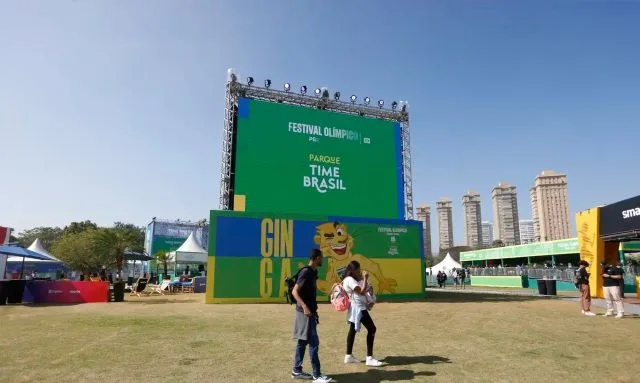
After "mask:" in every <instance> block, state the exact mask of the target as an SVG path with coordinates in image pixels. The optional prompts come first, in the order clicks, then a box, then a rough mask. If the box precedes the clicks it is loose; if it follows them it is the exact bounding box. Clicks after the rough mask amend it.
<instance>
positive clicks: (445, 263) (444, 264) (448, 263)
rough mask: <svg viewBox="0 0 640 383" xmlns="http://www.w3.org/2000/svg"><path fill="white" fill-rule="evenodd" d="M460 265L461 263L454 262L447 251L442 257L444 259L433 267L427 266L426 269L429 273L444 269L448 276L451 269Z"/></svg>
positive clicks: (434, 273)
mask: <svg viewBox="0 0 640 383" xmlns="http://www.w3.org/2000/svg"><path fill="white" fill-rule="evenodd" d="M461 267H462V265H461V264H459V263H458V262H456V261H455V259H453V258H452V257H451V255H450V254H449V253H447V256H446V257H444V259H443V260H442V261H441V262H440V263H438V264H437V265H435V266H433V267H429V268H427V271H431V275H437V274H438V271H444V272H445V273H446V274H447V276H449V275H451V270H453V269H459V268H461Z"/></svg>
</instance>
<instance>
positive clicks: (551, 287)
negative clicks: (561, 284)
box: [545, 279, 558, 295]
mask: <svg viewBox="0 0 640 383" xmlns="http://www.w3.org/2000/svg"><path fill="white" fill-rule="evenodd" d="M545 285H547V295H558V293H557V289H556V280H555V279H547V280H546V281H545Z"/></svg>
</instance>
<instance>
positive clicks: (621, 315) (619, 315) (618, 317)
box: [616, 313, 624, 319]
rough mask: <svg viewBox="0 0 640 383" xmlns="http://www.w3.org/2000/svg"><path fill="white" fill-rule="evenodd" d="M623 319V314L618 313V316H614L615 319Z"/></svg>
mask: <svg viewBox="0 0 640 383" xmlns="http://www.w3.org/2000/svg"><path fill="white" fill-rule="evenodd" d="M622 317H624V313H618V315H616V319H620V318H622Z"/></svg>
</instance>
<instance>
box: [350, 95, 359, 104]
mask: <svg viewBox="0 0 640 383" xmlns="http://www.w3.org/2000/svg"><path fill="white" fill-rule="evenodd" d="M357 99H358V97H357V96H356V95H355V94H352V95H351V103H352V104H355V103H356V100H357Z"/></svg>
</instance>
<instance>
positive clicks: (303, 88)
mask: <svg viewBox="0 0 640 383" xmlns="http://www.w3.org/2000/svg"><path fill="white" fill-rule="evenodd" d="M300 93H301V94H307V86H306V85H303V86H301V87H300Z"/></svg>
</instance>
